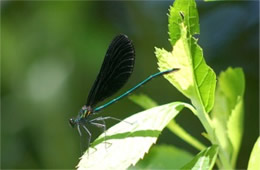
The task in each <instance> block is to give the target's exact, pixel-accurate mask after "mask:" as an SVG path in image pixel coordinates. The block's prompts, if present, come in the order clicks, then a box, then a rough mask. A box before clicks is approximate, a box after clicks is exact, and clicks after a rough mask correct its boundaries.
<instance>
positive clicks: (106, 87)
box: [86, 35, 135, 107]
mask: <svg viewBox="0 0 260 170" xmlns="http://www.w3.org/2000/svg"><path fill="white" fill-rule="evenodd" d="M134 62H135V51H134V46H133V44H132V42H131V41H130V40H129V39H128V37H127V36H126V35H118V36H116V37H115V38H114V39H113V41H112V43H111V44H110V45H109V47H108V50H107V53H106V55H105V59H104V61H103V64H102V66H101V69H100V71H99V74H98V76H97V79H96V80H95V82H94V84H93V86H92V88H91V90H90V93H89V96H88V100H87V103H86V105H87V106H92V107H93V106H95V105H96V104H97V103H98V102H100V101H102V100H104V99H105V98H107V97H109V96H111V95H113V94H114V93H116V92H117V91H118V90H119V89H120V88H121V87H123V85H124V84H125V83H126V82H127V80H128V78H129V77H130V75H131V74H132V72H133V68H134Z"/></svg>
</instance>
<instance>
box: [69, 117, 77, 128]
mask: <svg viewBox="0 0 260 170" xmlns="http://www.w3.org/2000/svg"><path fill="white" fill-rule="evenodd" d="M69 124H70V126H71V127H72V128H74V126H75V124H76V122H75V120H74V119H72V118H70V119H69Z"/></svg>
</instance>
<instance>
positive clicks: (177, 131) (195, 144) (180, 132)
mask: <svg viewBox="0 0 260 170" xmlns="http://www.w3.org/2000/svg"><path fill="white" fill-rule="evenodd" d="M167 128H168V129H169V130H170V131H172V132H173V133H174V134H175V135H177V136H179V137H180V138H181V139H183V140H184V141H185V142H187V143H188V144H190V145H191V146H193V147H194V148H196V149H198V150H203V149H205V148H206V146H205V145H203V144H202V143H201V142H200V141H198V140H197V139H196V138H194V137H193V136H191V135H190V134H189V133H188V132H186V131H185V130H184V129H183V128H182V127H181V126H180V125H179V124H177V123H176V122H175V121H174V120H172V121H170V123H169V124H168V125H167Z"/></svg>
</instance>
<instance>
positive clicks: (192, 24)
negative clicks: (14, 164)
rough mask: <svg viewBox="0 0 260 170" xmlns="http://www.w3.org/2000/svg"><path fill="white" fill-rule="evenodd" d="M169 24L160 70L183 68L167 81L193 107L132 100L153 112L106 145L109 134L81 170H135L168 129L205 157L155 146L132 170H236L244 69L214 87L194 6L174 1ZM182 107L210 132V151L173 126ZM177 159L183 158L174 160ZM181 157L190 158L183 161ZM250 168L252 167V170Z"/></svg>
mask: <svg viewBox="0 0 260 170" xmlns="http://www.w3.org/2000/svg"><path fill="white" fill-rule="evenodd" d="M168 21H169V27H168V29H169V37H170V43H171V45H172V50H171V51H167V50H165V49H163V48H157V47H156V48H155V54H156V57H157V59H158V65H159V70H160V71H164V70H167V69H170V68H179V70H178V71H177V72H174V73H171V74H167V75H165V78H166V79H167V80H168V81H169V82H170V83H171V84H172V85H173V86H175V87H176V88H177V89H178V90H179V91H180V92H181V93H182V94H183V95H184V96H186V97H187V98H189V99H190V100H191V103H192V105H191V104H188V103H183V102H173V103H170V104H166V105H162V106H157V104H156V102H154V101H153V100H151V99H149V98H148V97H146V96H144V95H141V96H133V97H131V99H132V100H133V101H134V102H136V103H137V104H139V105H140V106H142V107H144V108H146V109H148V108H151V107H153V108H151V109H148V110H146V111H143V112H140V113H136V114H135V115H133V116H131V117H129V118H127V119H125V120H124V121H123V122H120V123H119V124H117V125H115V126H113V127H112V128H110V129H108V130H107V132H106V140H105V134H102V135H101V136H100V137H99V138H97V139H96V140H95V141H94V143H93V145H92V147H91V148H89V150H88V151H87V152H86V153H85V155H84V156H83V157H82V159H81V161H80V163H79V165H78V167H79V169H84V168H92V169H100V168H104V167H106V168H107V169H126V168H128V167H130V166H131V165H135V164H136V163H137V162H138V161H139V160H140V159H142V158H143V156H144V154H145V153H146V152H148V150H149V148H150V147H151V146H152V144H154V143H155V142H156V140H157V138H158V136H159V134H160V133H161V131H162V130H163V129H164V128H165V127H168V128H169V129H170V130H171V131H172V132H173V133H175V134H176V135H178V136H179V137H181V138H182V139H183V140H185V141H186V142H187V143H189V144H191V145H192V146H194V147H195V148H197V149H199V150H201V152H200V153H198V154H197V155H196V156H195V157H193V159H190V160H188V158H191V156H190V154H186V153H185V151H183V150H181V149H176V148H175V147H172V146H163V145H162V146H156V147H154V148H152V149H151V151H150V152H149V153H148V155H147V156H145V157H144V160H140V161H139V162H138V164H137V165H136V166H135V167H131V168H138V169H139V168H141V169H153V168H159V169H165V168H169V167H171V168H173V167H174V168H182V169H212V168H213V166H214V165H215V164H216V165H217V166H218V168H221V169H233V168H235V165H236V160H237V156H238V153H239V148H240V145H241V139H242V134H243V116H244V113H243V103H244V102H243V97H244V91H245V90H244V89H245V78H244V73H243V71H242V69H240V68H231V67H230V68H228V69H227V70H226V71H223V72H222V73H221V74H220V75H219V77H218V83H217V87H216V74H215V72H214V71H213V70H212V69H211V68H210V67H209V66H208V65H207V64H206V61H205V59H204V57H203V52H202V48H201V47H200V46H199V45H198V39H196V38H195V37H194V35H195V34H199V32H200V28H199V17H198V12H197V8H196V3H195V1H194V0H176V1H175V2H174V4H173V6H172V7H170V11H169V20H168ZM183 107H187V108H189V109H190V110H191V111H192V112H193V113H194V114H195V115H196V116H197V117H198V118H199V120H200V122H201V123H202V125H203V126H204V128H205V131H206V132H205V133H203V134H204V136H205V137H206V138H207V139H208V140H209V141H210V142H211V144H212V146H209V147H205V146H204V145H203V144H201V143H200V142H199V141H198V140H196V139H195V138H194V137H192V136H191V135H189V134H188V133H187V132H186V131H185V130H184V129H182V128H181V127H180V126H179V125H178V124H176V123H175V122H174V121H173V120H172V119H173V118H175V117H176V116H177V115H178V114H179V113H180V111H181V110H182V108H183ZM211 111H212V112H211ZM210 112H211V113H210ZM126 122H130V123H131V124H132V125H129V124H127V123H126ZM175 129H179V130H175ZM107 143H109V146H108V147H106V145H108V144H107ZM258 143H259V142H258ZM256 148H257V147H256ZM253 152H254V153H253V154H252V155H253V156H252V157H251V159H250V160H253V159H254V157H255V156H256V155H257V154H258V155H259V150H258V149H254V151H253ZM176 153H177V154H178V155H179V157H178V156H177V157H176ZM256 153H257V154H256ZM183 154H184V155H186V156H183V159H181V158H182V155H183ZM167 155H168V156H167ZM177 159H181V161H179V162H181V163H180V164H178V165H176V164H167V163H165V164H160V162H162V160H164V161H165V162H167V161H168V162H172V160H177ZM101 161H102V164H101ZM252 162H254V161H250V167H253V166H254V165H252V164H254V163H252Z"/></svg>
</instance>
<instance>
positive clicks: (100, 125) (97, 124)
mask: <svg viewBox="0 0 260 170" xmlns="http://www.w3.org/2000/svg"><path fill="white" fill-rule="evenodd" d="M96 121H98V120H96ZM100 121H102V124H101V123H97V122H93V121H90V124H92V125H95V126H97V127H100V128H103V132H104V142H105V148H107V145H106V144H107V143H108V142H106V141H107V140H106V137H107V134H106V131H107V129H106V122H105V121H104V120H103V119H102V120H100Z"/></svg>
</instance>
